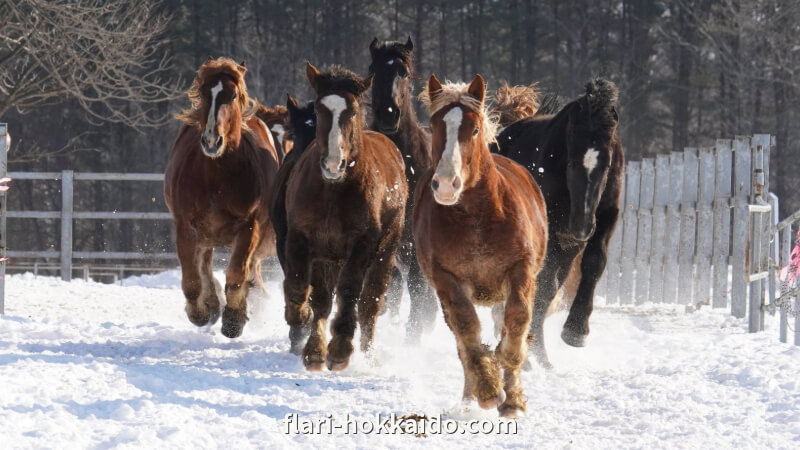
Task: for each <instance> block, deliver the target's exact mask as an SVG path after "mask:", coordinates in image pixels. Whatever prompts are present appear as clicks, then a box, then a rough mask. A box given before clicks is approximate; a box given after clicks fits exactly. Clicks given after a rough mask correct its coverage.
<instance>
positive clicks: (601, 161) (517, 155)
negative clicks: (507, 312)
mask: <svg viewBox="0 0 800 450" xmlns="http://www.w3.org/2000/svg"><path fill="white" fill-rule="evenodd" d="M616 102H617V87H616V86H615V85H614V84H613V83H612V82H610V81H607V80H603V79H597V80H592V81H590V82H588V83H586V92H585V93H584V95H582V96H580V97H578V98H577V99H576V100H574V101H572V102H570V103H568V104H567V105H566V106H564V107H563V108H562V109H561V111H560V112H558V114H555V115H536V116H534V117H529V118H526V119H522V120H520V121H517V122H515V123H513V124H512V125H510V126H508V127H507V128H506V129H505V130H503V132H502V133H500V136H498V139H497V141H498V145H499V153H500V154H501V155H506V156H508V157H509V158H511V159H513V160H514V161H517V162H518V163H520V164H522V165H524V166H525V167H527V168H528V170H530V172H531V173H532V174H533V176H534V178H535V179H536V181H537V183H538V184H539V186H541V189H542V192H544V194H545V199H547V214H548V218H549V227H550V241H549V242H548V244H547V259H546V260H545V268H544V269H543V270H542V272H541V273H540V274H539V290H538V291H537V292H536V302H535V305H536V307H535V308H534V313H533V321H532V323H531V335H532V337H533V342H534V345H533V348H532V351H533V353H534V355H535V356H536V358H537V359H538V361H539V364H541V365H542V366H544V367H550V361H549V359H548V357H547V352H546V350H545V347H544V340H543V335H542V332H543V327H544V319H545V317H546V313H547V311H548V309H549V306H550V303H551V302H552V300H553V298H554V297H555V295H556V292H557V291H558V289H559V288H563V287H565V286H566V287H567V288H568V289H566V290H567V291H569V290H574V291H575V294H574V297H575V298H574V301H573V302H572V305H571V306H570V310H569V315H568V316H567V320H566V322H565V323H564V328H563V331H562V333H561V338H562V339H563V340H564V342H566V343H567V344H569V345H572V346H575V347H582V346H583V345H584V343H585V339H586V336H587V335H588V334H589V317H590V316H591V314H592V309H593V304H594V289H595V286H596V285H597V281H598V279H599V278H600V275H602V273H603V270H604V269H605V265H606V253H607V251H608V242H609V240H610V239H611V235H612V234H613V232H614V228H615V226H616V223H617V218H618V217H619V208H620V201H621V198H620V194H621V192H622V183H623V181H624V168H625V155H624V153H623V150H622V143H621V141H620V139H619V137H618V136H617V131H616V130H617V123H618V121H619V120H618V117H617V111H616ZM575 269H579V270H575ZM578 275H579V276H578ZM570 278H573V280H574V281H577V290H575V288H574V284H575V283H574V281H573V282H572V284H573V287H572V288H571V289H570V288H569V286H570V282H569V279H570ZM565 280H566V281H565ZM567 295H569V294H567Z"/></svg>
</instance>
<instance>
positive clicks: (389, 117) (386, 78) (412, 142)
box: [369, 37, 438, 341]
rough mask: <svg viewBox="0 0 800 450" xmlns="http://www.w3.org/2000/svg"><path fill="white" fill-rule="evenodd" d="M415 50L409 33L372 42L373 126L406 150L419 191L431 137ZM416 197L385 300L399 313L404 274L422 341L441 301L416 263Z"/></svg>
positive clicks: (414, 327)
mask: <svg viewBox="0 0 800 450" xmlns="http://www.w3.org/2000/svg"><path fill="white" fill-rule="evenodd" d="M413 49H414V43H413V42H412V41H411V38H410V37H409V38H408V41H407V42H405V43H402V42H385V43H382V44H381V43H379V42H378V38H375V39H374V40H373V41H372V43H371V44H370V46H369V50H370V54H371V55H372V64H370V66H369V73H370V74H372V75H374V79H373V82H372V123H371V126H370V128H372V129H373V130H376V131H379V132H381V133H383V134H384V135H386V136H387V137H388V138H389V139H391V140H392V142H394V144H395V145H396V146H397V148H398V149H400V152H402V154H403V160H404V161H405V164H406V180H407V181H408V192H409V193H413V192H414V190H415V189H416V186H417V182H418V181H419V179H420V177H422V176H423V175H424V174H425V171H427V170H428V168H429V167H430V165H431V150H430V149H431V137H430V135H429V134H428V132H426V131H425V130H424V129H423V128H422V127H421V126H420V125H419V123H418V121H417V114H416V112H415V111H414V106H413V105H412V102H411V79H412V77H413V75H414V64H413V53H412V51H413ZM413 199H414V196H413V195H412V194H409V196H408V202H407V204H406V223H405V229H404V231H403V240H402V244H401V247H400V248H399V249H398V251H397V256H396V264H395V269H394V272H393V273H392V283H391V285H390V287H389V291H388V293H387V295H386V300H387V306H388V308H389V309H390V310H391V311H392V314H394V315H397V314H398V309H399V305H400V298H401V297H402V294H403V279H402V275H401V273H405V275H406V281H407V282H408V293H409V295H410V297H411V314H410V317H409V321H408V328H407V335H408V337H409V338H410V339H411V340H412V341H418V340H419V338H420V336H421V334H422V332H423V331H427V330H429V329H430V328H431V327H432V325H433V322H434V320H435V318H436V312H437V304H438V302H437V300H436V296H435V294H434V292H433V290H432V289H431V288H430V287H429V285H428V282H427V281H426V280H425V277H424V276H423V275H422V270H421V269H420V268H419V263H418V262H417V251H416V248H415V247H414V238H413V236H412V234H411V219H412V216H413V214H412V211H413V209H414V200H413Z"/></svg>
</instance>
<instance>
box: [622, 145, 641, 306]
mask: <svg viewBox="0 0 800 450" xmlns="http://www.w3.org/2000/svg"><path fill="white" fill-rule="evenodd" d="M640 167H641V163H640V162H638V161H631V162H629V163H628V165H627V168H626V170H625V203H624V206H625V211H624V212H623V214H622V219H623V223H622V225H623V233H622V255H621V261H620V265H621V266H622V270H621V272H622V273H621V277H620V283H619V302H620V304H623V305H627V304H630V303H632V302H633V270H634V264H633V263H634V259H635V258H636V229H637V217H638V215H637V210H638V209H639V181H640V175H641V173H640V171H639V169H640Z"/></svg>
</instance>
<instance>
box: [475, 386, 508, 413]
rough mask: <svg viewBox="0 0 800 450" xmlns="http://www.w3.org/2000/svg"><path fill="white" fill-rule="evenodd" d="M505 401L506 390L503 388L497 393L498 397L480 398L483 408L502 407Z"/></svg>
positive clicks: (479, 404) (479, 401)
mask: <svg viewBox="0 0 800 450" xmlns="http://www.w3.org/2000/svg"><path fill="white" fill-rule="evenodd" d="M505 401H506V392H505V391H504V390H502V389H501V390H500V392H498V393H497V397H495V398H490V399H488V400H478V406H480V407H481V408H483V409H495V408H498V407H500V405H502V404H503V402H505Z"/></svg>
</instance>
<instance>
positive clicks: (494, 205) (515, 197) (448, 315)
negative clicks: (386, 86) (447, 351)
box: [414, 75, 547, 417]
mask: <svg viewBox="0 0 800 450" xmlns="http://www.w3.org/2000/svg"><path fill="white" fill-rule="evenodd" d="M485 94H486V87H485V85H484V82H483V78H482V77H481V76H480V75H478V76H476V77H475V79H474V80H473V81H472V83H470V85H469V86H466V85H464V84H453V83H448V84H447V85H446V86H444V87H443V86H442V85H441V83H439V80H437V79H436V77H435V76H433V75H431V78H430V79H429V80H428V88H427V91H426V92H424V93H423V100H425V101H426V103H427V104H428V108H429V110H430V114H431V128H432V129H433V146H432V155H433V166H432V168H431V169H429V170H428V172H427V173H426V174H425V177H423V178H422V180H420V183H419V184H418V185H417V189H416V192H415V193H414V196H415V199H416V207H415V209H414V239H415V241H416V243H417V257H418V258H419V262H420V266H422V270H423V272H424V273H425V276H426V277H427V278H428V280H429V281H430V282H431V285H433V287H434V289H436V293H437V295H438V296H439V300H440V301H441V304H442V310H443V311H444V317H445V321H446V322H447V325H448V326H449V327H450V329H451V330H452V331H453V333H454V334H455V337H456V343H457V347H458V356H459V358H460V359H461V364H462V365H463V367H464V400H472V399H474V398H476V397H477V400H478V404H479V405H480V406H481V407H482V408H486V409H488V408H493V407H497V408H498V410H499V412H500V414H501V415H502V416H503V417H518V416H520V415H521V414H523V413H524V412H525V399H524V396H523V392H522V383H521V380H520V368H521V366H522V364H523V362H524V361H525V357H526V354H527V336H528V327H529V325H530V321H531V311H532V307H533V299H534V295H535V293H536V276H537V275H538V273H539V271H540V270H541V268H542V264H543V261H544V256H545V249H546V245H547V213H546V210H545V203H544V198H543V197H542V193H541V191H540V190H539V187H538V186H537V185H536V183H535V182H534V181H533V178H532V177H531V176H530V174H529V173H528V172H527V171H526V170H525V168H524V167H522V166H520V165H519V164H517V163H515V162H513V161H511V160H510V159H507V158H505V157H502V156H499V155H493V154H491V153H490V152H489V147H488V144H489V142H490V141H491V140H493V139H494V136H495V130H496V126H497V125H496V124H495V123H493V122H492V121H491V119H490V118H489V117H488V114H487V111H486V107H485V105H484V96H485ZM496 303H504V304H505V313H504V316H503V329H502V337H501V339H500V343H499V344H498V346H497V349H496V350H495V351H494V353H492V352H491V351H490V350H488V349H487V348H485V347H484V346H483V345H482V344H481V324H480V322H479V320H478V316H477V314H476V312H475V306H474V305H473V304H478V305H485V306H491V305H494V304H496ZM498 363H499V366H500V367H502V369H503V378H502V379H501V377H500V370H499V367H498Z"/></svg>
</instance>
